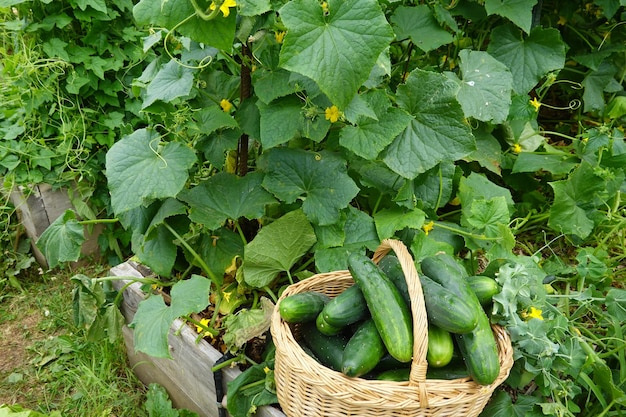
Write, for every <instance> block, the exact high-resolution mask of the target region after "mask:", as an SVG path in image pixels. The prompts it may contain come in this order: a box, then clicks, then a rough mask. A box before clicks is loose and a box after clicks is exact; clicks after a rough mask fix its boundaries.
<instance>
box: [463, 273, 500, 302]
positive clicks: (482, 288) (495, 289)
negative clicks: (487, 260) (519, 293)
mask: <svg viewBox="0 0 626 417" xmlns="http://www.w3.org/2000/svg"><path fill="white" fill-rule="evenodd" d="M465 279H466V280H467V282H469V285H470V288H471V289H472V291H474V294H476V297H478V301H480V303H481V304H482V305H488V304H489V303H491V301H492V300H493V296H494V295H496V294H498V293H499V292H500V285H499V284H498V282H497V281H496V280H495V279H493V278H491V277H487V276H484V275H471V276H469V277H467V278H465Z"/></svg>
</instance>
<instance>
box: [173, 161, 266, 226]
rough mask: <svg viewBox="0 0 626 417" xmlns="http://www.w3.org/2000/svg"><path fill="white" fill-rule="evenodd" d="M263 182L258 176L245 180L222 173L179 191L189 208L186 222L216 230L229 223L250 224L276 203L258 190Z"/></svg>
mask: <svg viewBox="0 0 626 417" xmlns="http://www.w3.org/2000/svg"><path fill="white" fill-rule="evenodd" d="M262 181H263V174H262V173H260V172H251V173H249V174H247V175H246V176H244V177H238V176H236V175H234V174H230V173H227V172H221V173H218V174H216V175H214V176H212V177H210V178H209V179H208V180H206V181H202V182H201V183H200V184H198V185H197V186H195V187H193V188H191V189H189V190H184V191H182V192H181V193H180V195H179V198H180V199H181V200H183V201H185V202H187V203H189V205H190V206H191V210H190V213H189V218H190V219H191V220H192V221H194V222H197V223H201V224H203V225H205V226H206V227H208V228H209V229H210V230H215V229H218V228H219V227H220V226H222V225H223V223H224V222H225V221H226V220H229V219H230V220H237V219H239V218H240V217H245V218H247V219H250V220H251V219H256V218H260V217H261V216H263V214H264V213H265V207H266V206H267V205H268V204H272V203H275V202H276V200H275V199H274V198H273V197H272V195H271V194H270V193H268V192H267V191H266V190H264V189H263V188H262V187H261V182H262Z"/></svg>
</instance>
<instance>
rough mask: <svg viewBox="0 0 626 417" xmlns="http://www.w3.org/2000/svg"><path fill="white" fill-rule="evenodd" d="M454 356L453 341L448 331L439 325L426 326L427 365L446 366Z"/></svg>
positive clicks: (434, 366)
mask: <svg viewBox="0 0 626 417" xmlns="http://www.w3.org/2000/svg"><path fill="white" fill-rule="evenodd" d="M453 356H454V341H453V340H452V335H451V334H450V332H449V331H447V330H443V329H442V328H440V327H437V326H434V325H432V324H431V325H429V326H428V351H427V352H426V361H428V365H429V367H433V368H441V367H444V366H446V365H447V364H449V363H450V361H451V360H452V357H453Z"/></svg>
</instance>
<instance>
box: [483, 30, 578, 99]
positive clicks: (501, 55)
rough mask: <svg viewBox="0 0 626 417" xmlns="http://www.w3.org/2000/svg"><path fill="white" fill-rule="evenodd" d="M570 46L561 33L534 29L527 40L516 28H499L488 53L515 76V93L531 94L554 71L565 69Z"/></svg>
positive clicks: (492, 36) (494, 32) (493, 35)
mask: <svg viewBox="0 0 626 417" xmlns="http://www.w3.org/2000/svg"><path fill="white" fill-rule="evenodd" d="M565 48H566V45H565V43H564V42H563V40H562V39H561V35H560V33H559V31H558V30H557V29H554V28H548V29H543V28H541V27H537V28H534V29H533V30H532V31H531V32H530V35H528V36H527V37H523V36H521V33H520V31H519V30H518V29H517V28H515V26H513V25H504V26H499V27H497V28H495V29H494V30H493V32H492V34H491V42H490V43H489V47H488V48H487V51H488V52H489V53H490V54H491V55H492V56H493V57H494V58H496V59H497V60H498V61H500V62H502V63H503V64H505V65H506V66H507V67H509V70H511V74H512V75H513V90H514V91H515V92H516V93H517V94H526V93H528V92H529V91H530V90H531V89H532V88H533V87H534V86H535V85H537V83H538V82H539V80H540V79H541V78H542V77H543V76H545V75H546V74H547V73H548V72H550V71H555V70H560V69H562V68H563V66H564V65H565Z"/></svg>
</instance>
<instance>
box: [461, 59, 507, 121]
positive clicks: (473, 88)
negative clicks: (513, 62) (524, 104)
mask: <svg viewBox="0 0 626 417" xmlns="http://www.w3.org/2000/svg"><path fill="white" fill-rule="evenodd" d="M459 57H460V59H461V63H460V68H461V73H462V75H463V76H462V78H461V81H460V86H461V88H460V89H459V92H458V94H457V99H458V100H459V103H461V107H462V108H463V112H464V113H465V116H467V117H474V118H476V119H478V120H482V121H484V122H493V123H502V122H503V121H504V120H506V118H507V116H508V115H509V107H510V106H511V91H512V88H513V77H512V76H511V72H510V71H509V69H508V68H507V67H506V65H504V64H503V63H501V62H499V61H497V60H496V59H495V58H493V57H492V56H491V55H489V54H488V53H487V52H482V51H470V50H468V49H464V50H462V51H461V52H460V53H459Z"/></svg>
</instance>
